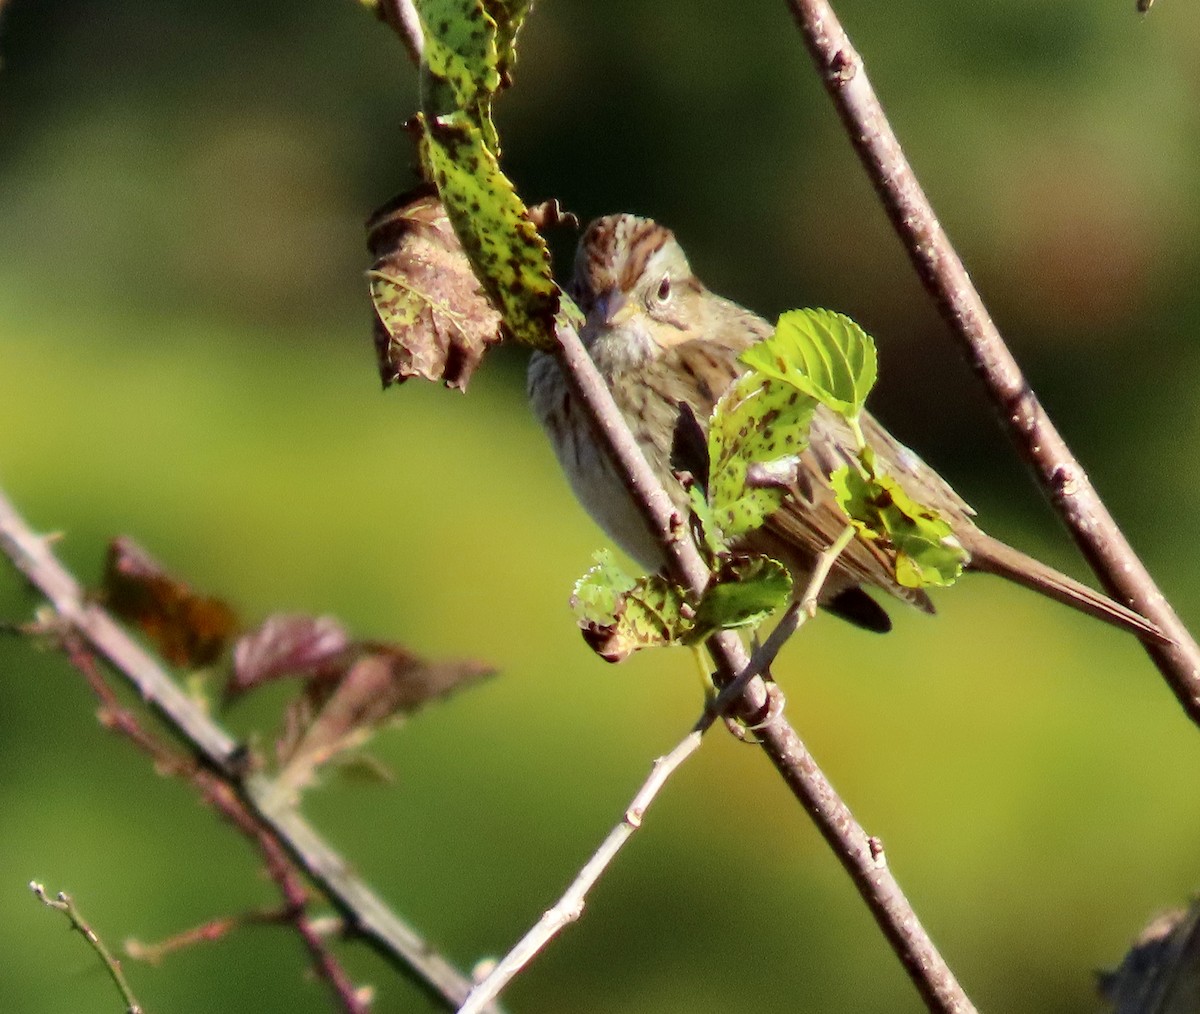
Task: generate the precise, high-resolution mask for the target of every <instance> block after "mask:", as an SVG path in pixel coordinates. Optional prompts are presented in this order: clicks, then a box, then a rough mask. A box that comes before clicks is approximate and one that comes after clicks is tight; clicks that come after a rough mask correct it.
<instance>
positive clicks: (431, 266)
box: [367, 186, 501, 390]
mask: <svg viewBox="0 0 1200 1014" xmlns="http://www.w3.org/2000/svg"><path fill="white" fill-rule="evenodd" d="M367 229H368V245H369V246H370V248H371V253H372V254H373V255H374V257H375V263H374V265H373V266H372V268H371V271H370V273H369V275H368V277H369V279H370V284H371V299H372V302H373V304H374V307H375V348H376V353H377V355H378V359H379V373H380V376H381V378H382V379H383V385H384V387H387V386H388V385H389V384H392V383H399V382H402V381H404V380H406V379H407V378H409V377H422V378H424V379H426V380H434V381H442V382H443V383H445V384H446V385H447V386H448V387H456V388H458V389H460V390H466V387H467V383H468V381H469V380H470V378H471V375H472V374H473V373H474V371H475V369H476V367H477V366H478V365H479V362H480V360H481V359H482V358H483V354H484V353H485V352H486V351H487V349H488V348H489V347H490V346H492V345H494V344H495V343H497V342H499V341H500V338H501V320H500V314H499V312H498V311H497V310H496V308H495V307H494V306H493V305H492V304H491V302H490V301H489V300H488V298H487V296H486V295H485V294H484V292H483V289H482V287H481V286H480V284H479V280H478V279H477V278H476V277H475V273H474V271H473V270H472V268H471V262H470V260H469V259H468V258H467V255H466V253H465V252H464V251H463V248H462V245H461V244H460V243H459V241H458V237H457V236H456V235H455V233H454V229H453V228H452V227H451V225H450V219H449V217H448V216H447V215H446V209H445V208H444V207H443V206H442V203H441V201H439V200H438V198H437V195H436V194H435V193H434V191H433V188H432V187H428V186H426V187H420V188H418V189H417V190H415V191H412V192H410V193H408V194H405V195H403V196H402V197H399V198H397V199H396V200H394V201H392V202H390V203H389V204H387V205H385V206H384V207H383V208H381V209H380V210H379V211H377V212H376V213H375V214H374V215H373V216H372V217H371V220H370V221H369V222H368V223H367Z"/></svg>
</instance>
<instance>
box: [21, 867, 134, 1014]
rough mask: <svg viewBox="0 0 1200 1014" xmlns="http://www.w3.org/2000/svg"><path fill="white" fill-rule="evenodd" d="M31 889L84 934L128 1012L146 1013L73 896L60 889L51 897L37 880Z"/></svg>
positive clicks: (32, 882)
mask: <svg viewBox="0 0 1200 1014" xmlns="http://www.w3.org/2000/svg"><path fill="white" fill-rule="evenodd" d="M29 889H30V890H31V891H32V892H33V893H34V895H35V897H37V899H38V900H39V901H40V902H41V903H42V904H43V905H45V906H47V907H48V908H53V909H57V910H58V911H59V912H62V914H63V915H65V916H66V917H67V918H68V919H69V920H70V921H71V928H72V929H77V930H79V932H80V933H81V934H82V935H83V938H84V939H85V940H86V941H87V942H88V944H89V945H90V946H91V948H92V950H94V951H95V952H96V954H97V955H98V956H99V958H100V960H101V961H102V962H103V963H104V967H105V968H106V969H107V970H108V974H109V976H110V977H111V978H112V981H113V982H114V983H115V984H116V987H117V990H118V991H119V992H120V994H121V999H122V1000H124V1001H125V1011H126V1014H145V1008H144V1007H142V1005H141V1004H140V1003H138V1001H137V997H135V996H134V995H133V990H132V989H130V987H129V982H128V981H127V980H126V978H125V973H124V972H123V971H122V970H121V962H120V960H119V959H118V958H117V957H116V956H115V955H114V954H113V953H112V951H110V950H109V949H108V948H107V947H106V946H105V945H104V941H103V940H101V939H100V936H99V934H97V933H96V931H95V930H94V929H92V927H91V926H89V925H88V924H87V922H85V921H84V918H83V916H82V915H80V914H79V909H77V908H76V907H75V902H74V900H73V899H72V898H71V896H70V895H69V894H67V893H66V892H65V891H59V892H58V894H57V896H55V897H53V898H51V897H50V896H49V895H48V894H47V893H46V888H45V887H43V886H42V885H41V884H39V883H38V882H37V881H36V880H34V881H31V882H30V884H29Z"/></svg>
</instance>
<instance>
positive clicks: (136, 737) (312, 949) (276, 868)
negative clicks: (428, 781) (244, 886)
mask: <svg viewBox="0 0 1200 1014" xmlns="http://www.w3.org/2000/svg"><path fill="white" fill-rule="evenodd" d="M61 640H62V642H63V647H64V649H65V651H66V653H67V657H68V658H69V659H70V660H71V663H72V665H74V666H75V668H76V669H78V670H79V671H80V672H81V673H82V674H83V677H84V679H86V680H87V682H88V686H89V687H91V689H92V692H93V693H94V694H95V695H96V698H97V699H98V700H99V701H100V712H99V718H100V722H101V724H103V725H104V726H105V727H106V728H109V729H113V730H114V731H116V732H119V733H121V734H122V735H123V736H125V737H126V738H127V739H129V740H130V741H131V742H132V743H134V744H135V745H136V746H137V747H138V748H139V749H140V750H142V751H143V752H144V753H145V754H146V755H147V756H149V757H150V758H151V760H153V761H154V767H155V769H156V770H158V771H161V772H164V773H169V774H172V775H175V776H177V777H179V778H182V779H183V780H185V781H187V782H189V783H190V784H191V785H192V786H193V787H194V788H195V789H196V790H197V791H198V792H199V794H200V796H201V798H202V799H203V800H204V801H205V802H206V803H208V804H209V805H210V806H212V807H213V809H215V810H216V811H217V812H218V813H219V814H221V816H222V817H224V818H225V819H226V820H227V821H228V822H229V823H230V824H232V825H233V826H234V827H235V828H237V829H238V830H239V831H240V832H241V833H242V834H243V835H244V836H245V837H246V838H248V839H249V840H250V841H251V842H253V843H254V844H255V845H256V846H257V848H258V850H259V852H260V853H261V854H262V857H263V860H264V862H265V864H266V867H267V874H268V876H270V878H271V879H272V880H273V881H274V882H275V884H276V886H277V887H278V888H279V892H280V894H281V895H282V896H283V900H284V905H285V907H284V909H283V913H282V920H281V921H286V922H287V923H288V924H289V925H291V926H292V927H293V928H294V929H295V930H296V932H297V933H299V935H300V938H301V939H302V940H303V941H304V945H305V947H306V948H307V949H308V952H309V956H310V957H311V958H312V960H313V965H314V967H315V968H316V970H317V974H318V975H319V976H320V977H321V979H323V980H324V981H325V982H326V983H328V984H329V987H330V989H331V990H332V991H333V994H334V996H335V997H336V998H337V1000H338V1002H339V1003H340V1005H341V1008H342V1010H344V1011H345V1012H346V1014H366V1011H367V1006H366V1004H365V1003H364V1002H363V1000H362V998H361V996H360V995H359V992H358V990H357V988H356V987H355V985H354V983H353V982H351V981H350V977H349V976H348V975H347V974H346V971H345V969H343V968H342V966H341V963H340V962H339V961H338V960H337V959H336V958H335V957H334V956H333V953H332V952H331V951H330V950H329V948H328V947H327V946H326V944H325V941H324V940H323V939H322V937H321V935H320V933H318V932H317V931H316V929H315V928H314V926H313V920H312V919H310V918H309V915H308V911H307V908H308V892H307V891H306V890H305V889H304V885H303V884H302V883H301V882H300V879H299V877H298V875H297V873H296V870H295V867H294V866H293V863H292V861H291V859H290V857H289V856H288V854H287V853H286V852H285V851H284V849H283V847H282V846H281V845H280V844H279V842H278V841H277V840H276V839H275V837H274V835H272V834H271V833H270V831H268V830H267V829H266V828H265V827H263V825H262V823H261V822H260V821H259V820H257V819H256V818H255V816H254V815H253V814H252V813H251V812H250V810H249V808H248V807H247V804H246V802H245V800H244V799H243V798H242V797H241V796H239V795H237V793H236V792H235V791H234V790H233V789H232V788H231V787H230V786H229V785H227V784H226V783H225V782H223V781H222V780H221V778H220V777H219V776H218V775H216V774H214V773H213V772H212V771H210V770H209V769H207V768H203V767H200V766H199V765H198V764H196V763H194V762H192V761H188V760H186V759H185V758H183V757H181V756H179V755H178V754H177V753H176V752H175V751H174V750H172V749H171V748H170V747H168V746H167V745H166V744H165V743H163V742H162V741H161V740H159V739H158V738H157V737H156V736H154V735H152V734H151V733H149V732H147V731H146V730H145V729H144V728H143V727H142V724H141V723H140V722H139V721H138V720H137V718H136V717H135V716H134V714H133V712H131V711H130V710H129V709H128V708H125V707H122V706H121V703H120V702H119V701H118V700H117V697H116V694H114V693H113V691H112V688H111V687H109V685H108V683H107V682H106V681H105V679H104V677H103V675H102V674H101V673H100V669H99V667H98V666H97V665H96V660H95V657H94V656H93V655H92V653H91V652H90V651H88V650H87V648H86V647H85V646H84V645H83V644H82V643H81V641H80V638H79V635H78V634H77V633H76V632H74V631H72V630H67V631H66V632H65V633H63V635H62V638H61ZM248 918H249V917H248Z"/></svg>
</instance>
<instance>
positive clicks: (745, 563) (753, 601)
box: [696, 556, 792, 632]
mask: <svg viewBox="0 0 1200 1014" xmlns="http://www.w3.org/2000/svg"><path fill="white" fill-rule="evenodd" d="M791 597H792V575H791V574H790V573H789V572H788V569H787V568H786V567H785V566H784V565H783V564H782V563H780V562H779V561H778V560H772V559H770V558H769V557H766V556H735V557H732V558H731V559H728V560H725V561H724V562H723V563H722V565H721V567H720V568H719V569H718V570H717V571H716V573H714V574H713V577H712V581H711V583H710V584H709V586H708V589H707V590H706V591H705V593H704V598H702V599H701V600H700V605H699V607H698V608H697V610H696V629H697V630H704V631H706V632H707V631H711V630H719V629H722V628H734V627H745V626H756V625H757V624H759V623H762V621H763V620H765V619H766V618H767V617H768V616H770V615H771V614H772V613H773V612H775V610H777V609H779V608H781V607H782V606H785V605H787V603H788V602H789V601H790V600H791Z"/></svg>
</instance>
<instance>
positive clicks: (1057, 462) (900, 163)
mask: <svg viewBox="0 0 1200 1014" xmlns="http://www.w3.org/2000/svg"><path fill="white" fill-rule="evenodd" d="M788 6H789V7H790V8H791V11H792V14H793V16H794V18H795V21H796V24H797V26H798V27H799V29H800V32H801V34H802V35H803V37H804V41H805V44H806V45H807V46H808V49H809V52H810V53H811V55H812V58H813V60H814V61H815V63H816V65H817V71H818V73H819V74H820V75H821V78H822V80H823V81H824V82H825V87H826V89H827V90H828V92H829V94H830V96H831V97H832V99H833V103H834V105H835V106H836V107H837V111H838V115H839V116H841V118H842V122H843V123H844V124H845V126H846V132H847V134H848V135H849V137H850V141H851V143H852V144H853V145H854V148H855V150H856V151H857V152H858V156H859V158H860V159H861V160H862V163H863V165H864V167H865V168H866V170H867V175H868V176H869V177H870V179H871V182H872V183H873V184H874V185H875V189H876V190H877V191H878V193H879V196H880V199H881V200H882V201H883V205H884V208H885V209H886V211H887V214H888V217H889V218H890V219H891V221H892V225H893V226H894V227H895V229H896V231H897V232H898V233H899V234H900V239H901V240H902V242H903V243H904V247H905V249H906V250H907V252H908V256H909V259H910V260H912V262H913V266H914V267H915V268H916V269H917V274H918V275H919V276H920V278H921V281H922V283H923V284H924V285H925V288H926V289H927V290H928V291H929V294H930V295H931V296H932V297H933V299H934V302H935V303H936V304H937V306H938V309H939V310H940V311H941V314H942V316H943V317H944V318H945V320H946V322H947V323H948V324H949V325H950V329H951V331H952V332H953V334H954V336H955V337H956V338H957V339H958V340H959V342H960V344H961V346H962V348H963V351H964V353H965V354H966V356H967V359H968V361H969V362H970V363H971V365H972V367H973V368H974V369H975V372H976V373H977V374H978V375H979V377H980V379H981V380H982V381H983V383H984V386H985V387H986V388H987V391H988V393H989V394H990V395H991V398H992V401H993V402H994V404H995V407H996V409H997V411H998V412H999V413H1000V416H1001V418H1002V419H1003V420H1004V423H1005V425H1006V427H1007V429H1008V433H1009V436H1010V437H1011V438H1012V439H1013V441H1014V442H1015V443H1016V445H1017V449H1018V450H1019V451H1020V452H1021V455H1022V456H1023V457H1024V458H1025V460H1026V461H1027V462H1028V463H1029V465H1030V466H1031V467H1032V468H1033V471H1034V474H1035V475H1036V476H1037V479H1038V482H1039V483H1040V485H1041V487H1042V491H1043V492H1044V493H1045V495H1046V497H1047V498H1048V499H1049V500H1050V503H1051V504H1052V505H1053V506H1054V508H1055V510H1057V511H1058V513H1059V515H1060V516H1061V517H1062V519H1063V520H1064V521H1065V522H1066V524H1067V527H1068V529H1069V530H1070V532H1071V537H1072V538H1073V539H1074V540H1075V542H1076V544H1077V545H1078V546H1079V548H1080V550H1081V551H1082V552H1083V555H1084V557H1085V558H1086V559H1087V561H1088V563H1089V564H1090V566H1091V568H1092V570H1093V571H1095V573H1096V576H1097V577H1098V578H1099V579H1100V581H1101V583H1102V584H1103V585H1104V587H1105V588H1106V589H1107V590H1108V592H1109V593H1110V594H1111V595H1112V596H1113V597H1114V598H1116V599H1118V600H1119V601H1121V602H1124V603H1126V604H1127V605H1129V606H1132V607H1133V608H1134V609H1136V610H1137V611H1138V612H1139V613H1141V614H1142V615H1143V616H1145V617H1146V619H1148V620H1151V621H1153V622H1154V623H1155V624H1157V626H1158V628H1159V629H1160V630H1161V631H1163V633H1165V634H1166V635H1167V636H1168V637H1169V638H1171V640H1172V641H1173V642H1174V643H1173V644H1156V643H1152V642H1149V641H1143V645H1144V647H1145V649H1146V651H1147V653H1148V654H1149V655H1150V657H1151V659H1153V661H1154V664H1155V665H1156V666H1158V669H1159V671H1160V672H1161V673H1162V674H1163V676H1164V677H1165V678H1166V681H1167V683H1168V684H1169V685H1170V687H1171V689H1172V690H1173V691H1174V693H1175V696H1176V697H1177V698H1178V700H1179V703H1180V704H1182V705H1183V708H1184V710H1185V711H1186V712H1187V713H1188V715H1189V716H1190V717H1191V719H1192V721H1193V722H1196V723H1197V724H1200V647H1198V646H1197V644H1196V642H1195V640H1194V639H1193V638H1192V636H1191V634H1190V633H1189V632H1188V630H1187V628H1186V627H1184V625H1183V624H1182V623H1181V622H1180V620H1179V617H1178V616H1176V615H1175V611H1174V609H1172V608H1171V605H1170V603H1168V602H1167V600H1166V598H1165V596H1164V595H1163V594H1162V592H1161V591H1159V589H1158V587H1157V586H1156V585H1155V583H1154V580H1153V579H1152V578H1151V577H1150V574H1149V573H1148V572H1147V570H1146V568H1145V566H1144V565H1143V564H1142V561H1141V560H1140V559H1138V557H1137V554H1135V553H1134V551H1133V549H1132V548H1131V547H1130V545H1129V543H1128V541H1126V539H1125V535H1124V533H1123V532H1122V531H1121V529H1120V528H1118V527H1117V524H1116V522H1115V521H1114V520H1113V518H1112V515H1110V514H1109V512H1108V509H1107V508H1106V507H1105V506H1104V504H1103V502H1102V501H1101V500H1100V497H1099V496H1098V495H1097V493H1096V490H1095V489H1094V488H1093V487H1092V484H1091V482H1090V480H1089V479H1088V477H1087V473H1086V472H1084V470H1083V467H1082V466H1081V465H1080V464H1079V462H1078V461H1077V460H1076V459H1075V456H1074V455H1073V454H1072V453H1071V450H1070V448H1069V447H1067V444H1066V442H1065V441H1064V440H1063V438H1062V436H1061V435H1060V434H1059V432H1058V430H1057V429H1055V427H1054V424H1053V423H1052V422H1051V421H1050V419H1049V417H1048V416H1047V415H1046V412H1045V410H1044V409H1043V408H1042V406H1041V404H1040V403H1039V402H1038V399H1037V396H1036V395H1035V394H1034V393H1033V390H1032V389H1031V388H1030V386H1029V383H1028V382H1027V381H1026V379H1025V377H1024V376H1023V375H1022V373H1021V369H1020V367H1019V366H1018V365H1017V362H1016V360H1015V359H1014V358H1013V356H1012V353H1011V352H1010V351H1009V350H1008V347H1007V346H1006V345H1005V343H1004V339H1003V338H1001V337H1000V332H999V331H998V330H997V328H996V325H995V323H994V322H993V321H992V319H991V317H990V316H989V314H988V312H987V308H986V307H985V306H984V305H983V300H982V299H981V298H980V296H979V293H978V292H977V291H976V290H975V286H974V285H973V284H972V283H971V279H970V277H969V276H968V274H967V271H966V268H965V267H963V263H962V261H961V260H960V259H959V257H958V254H957V253H956V252H955V250H954V248H953V247H952V246H951V245H950V240H949V239H948V238H947V237H946V233H945V232H944V231H943V229H942V227H941V224H940V223H939V222H938V220H937V218H936V216H935V215H934V213H933V208H932V207H931V206H930V204H929V200H928V199H927V198H926V196H925V193H924V191H922V189H921V185H920V184H919V183H918V182H917V178H916V176H915V175H914V173H913V171H912V166H910V165H909V164H908V160H907V159H906V158H905V157H904V152H903V151H902V150H901V149H900V142H899V141H898V140H897V138H896V135H895V133H894V132H893V130H892V128H891V125H890V124H889V123H888V121H887V118H886V117H885V116H884V113H883V108H882V107H881V106H880V104H879V99H878V98H877V97H876V95H875V92H874V90H873V89H872V88H871V83H870V82H869V81H868V80H867V75H866V71H865V70H864V69H863V62H862V57H860V56H859V54H858V53H857V52H856V51H855V49H854V47H853V46H852V45H851V44H850V40H849V38H847V36H846V33H845V31H844V30H843V29H842V26H841V24H840V23H839V22H838V19H837V16H836V15H835V14H834V12H833V9H832V8H831V7H830V5H829V3H828V2H827V0H788Z"/></svg>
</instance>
